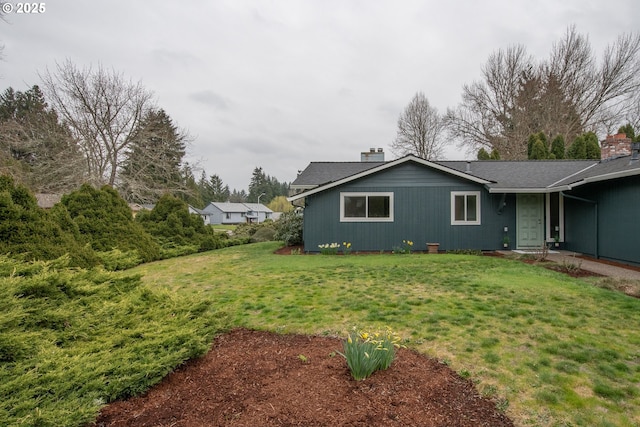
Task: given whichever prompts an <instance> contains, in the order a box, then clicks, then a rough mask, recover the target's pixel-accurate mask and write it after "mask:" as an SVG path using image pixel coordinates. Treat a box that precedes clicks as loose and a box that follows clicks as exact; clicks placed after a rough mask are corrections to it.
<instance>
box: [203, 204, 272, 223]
mask: <svg viewBox="0 0 640 427" xmlns="http://www.w3.org/2000/svg"><path fill="white" fill-rule="evenodd" d="M197 213H199V214H200V215H201V216H202V218H203V219H204V223H205V224H242V223H252V222H256V223H258V222H264V221H265V220H267V219H272V215H273V211H272V210H271V209H269V208H268V207H266V206H264V205H263V204H261V203H231V202H211V203H209V205H207V207H205V208H204V209H202V210H200V211H198V212H197Z"/></svg>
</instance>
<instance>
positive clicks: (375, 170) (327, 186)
mask: <svg viewBox="0 0 640 427" xmlns="http://www.w3.org/2000/svg"><path fill="white" fill-rule="evenodd" d="M409 161H412V162H415V163H419V164H421V165H424V166H428V167H431V168H433V169H437V170H439V171H442V172H446V173H449V174H451V175H455V176H457V177H460V178H464V179H467V180H469V181H473V182H476V183H478V184H490V183H491V181H487V180H486V179H482V178H478V177H475V176H472V175H469V174H466V173H464V172H460V171H458V170H456V169H452V168H449V167H446V166H442V165H439V164H437V163H434V162H430V161H428V160H425V159H421V158H419V157H416V156H414V155H408V156H404V157H401V158H399V159H396V160H392V161H390V162H387V163H384V164H382V165H380V166H376V167H374V168H371V169H367V170H365V171H362V172H359V173H356V174H354V175H351V176H348V177H345V178H342V179H339V180H337V181H333V182H329V183H326V184H323V185H319V186H317V187H315V188H313V189H311V190H309V191H305V192H302V193H299V194H296V195H294V196H291V197H287V200H288V201H289V202H294V201H296V200H299V199H302V198H303V197H306V196H311V195H312V194H316V193H320V192H322V191H325V190H329V189H331V188H334V187H337V186H339V185H342V184H346V183H347V182H350V181H354V180H356V179H359V178H363V177H365V176H368V175H372V174H374V173H378V172H380V171H383V170H386V169H389V168H392V167H394V166H397V165H400V164H402V163H406V162H409Z"/></svg>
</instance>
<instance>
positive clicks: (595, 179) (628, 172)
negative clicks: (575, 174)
mask: <svg viewBox="0 0 640 427" xmlns="http://www.w3.org/2000/svg"><path fill="white" fill-rule="evenodd" d="M635 175H640V168H634V169H627V170H624V171H619V172H611V173H605V174H603V175H596V176H591V177H587V178H584V179H582V180H580V181H578V182H575V183H573V184H571V185H570V188H569V189H571V188H574V187H579V186H581V185H584V184H588V183H590V182H600V181H608V180H610V179H616V178H626V177H628V176H635Z"/></svg>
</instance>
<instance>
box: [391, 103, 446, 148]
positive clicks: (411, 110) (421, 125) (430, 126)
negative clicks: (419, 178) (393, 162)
mask: <svg viewBox="0 0 640 427" xmlns="http://www.w3.org/2000/svg"><path fill="white" fill-rule="evenodd" d="M445 127H446V125H445V121H444V118H443V117H442V116H441V115H440V114H438V110H437V109H436V108H435V107H432V106H431V105H430V104H429V100H428V99H427V97H426V96H425V95H424V94H423V93H422V92H418V93H416V95H415V96H414V97H413V99H412V100H411V102H410V103H409V105H407V106H406V107H405V109H404V111H403V112H402V114H400V118H399V119H398V132H397V135H396V139H395V140H394V141H393V143H392V144H391V150H392V151H393V152H394V153H395V154H397V155H401V156H404V155H407V154H415V155H416V156H418V157H421V158H423V159H427V160H436V159H438V158H440V157H441V156H442V152H443V150H444V144H445V141H444V140H443V138H442V135H443V132H444V130H445Z"/></svg>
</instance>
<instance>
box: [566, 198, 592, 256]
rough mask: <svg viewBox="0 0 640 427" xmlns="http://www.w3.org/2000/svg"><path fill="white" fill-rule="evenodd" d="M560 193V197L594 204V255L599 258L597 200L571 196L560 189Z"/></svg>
mask: <svg viewBox="0 0 640 427" xmlns="http://www.w3.org/2000/svg"><path fill="white" fill-rule="evenodd" d="M560 194H562V197H567V198H569V199H574V200H578V201H581V202H585V203H592V204H593V205H594V206H595V224H594V229H595V233H596V234H595V236H596V250H595V257H596V259H598V258H600V256H599V254H598V247H599V245H598V202H596V201H595V200H589V199H583V198H582V197H577V196H571V195H569V194H566V193H565V192H564V191H561V192H560Z"/></svg>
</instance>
